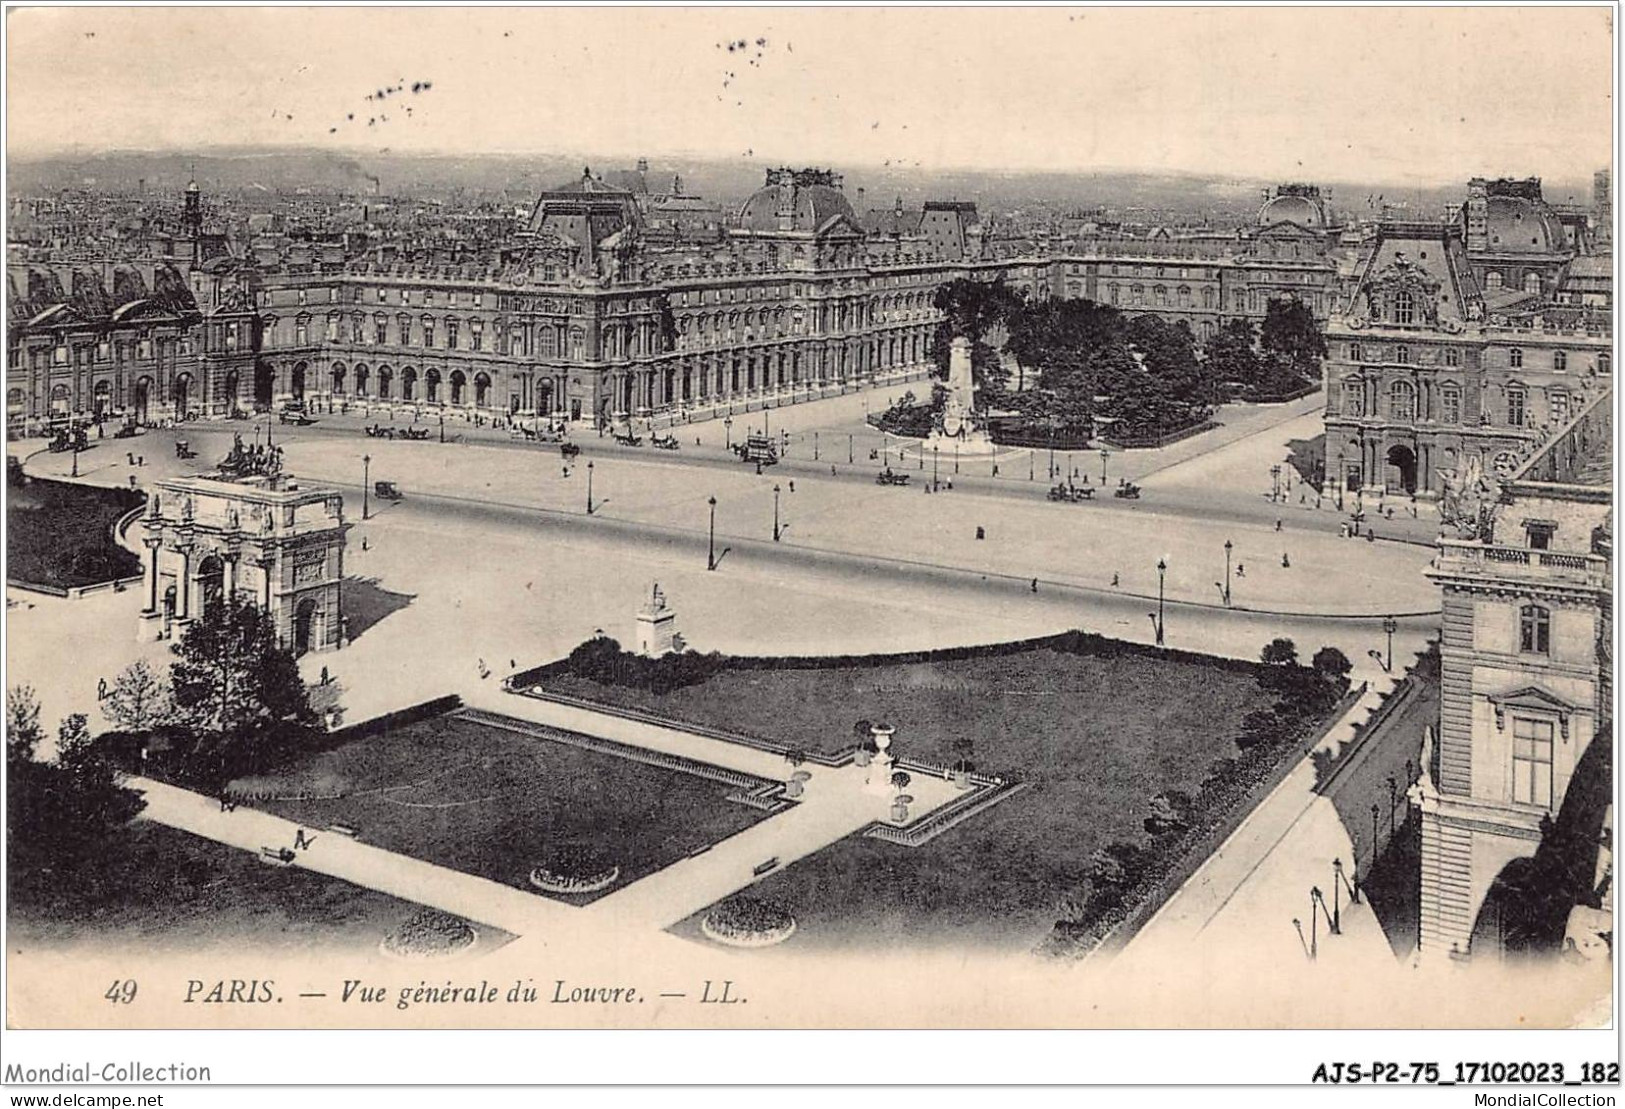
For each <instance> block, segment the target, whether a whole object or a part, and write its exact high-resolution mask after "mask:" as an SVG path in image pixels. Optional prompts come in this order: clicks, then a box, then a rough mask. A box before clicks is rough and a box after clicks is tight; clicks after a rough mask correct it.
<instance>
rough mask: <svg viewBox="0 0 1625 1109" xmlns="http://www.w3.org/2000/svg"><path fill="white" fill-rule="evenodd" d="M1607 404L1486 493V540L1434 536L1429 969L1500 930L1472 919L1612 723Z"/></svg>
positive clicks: (1427, 834) (1427, 811)
mask: <svg viewBox="0 0 1625 1109" xmlns="http://www.w3.org/2000/svg"><path fill="white" fill-rule="evenodd" d="M1611 402H1612V393H1611V391H1603V392H1602V393H1600V394H1599V395H1597V396H1596V397H1594V398H1593V399H1592V401H1591V403H1590V404H1589V405H1588V407H1587V408H1586V410H1585V411H1583V412H1581V413H1579V414H1578V415H1577V416H1576V417H1575V418H1574V419H1573V420H1571V421H1570V422H1569V423H1568V424H1567V425H1566V426H1565V427H1564V428H1563V429H1562V433H1561V434H1560V435H1559V436H1558V437H1557V438H1555V439H1554V440H1553V441H1552V442H1551V443H1549V444H1548V445H1547V446H1546V447H1545V448H1544V449H1543V450H1541V451H1539V452H1538V453H1537V454H1536V455H1535V456H1534V457H1532V458H1530V459H1529V460H1528V461H1525V462H1523V463H1521V464H1520V465H1519V466H1518V468H1517V469H1516V470H1515V471H1514V473H1513V474H1511V475H1510V477H1509V479H1508V480H1507V481H1506V483H1505V485H1504V492H1505V495H1504V496H1499V495H1496V493H1497V492H1498V490H1495V489H1493V488H1492V491H1491V503H1493V504H1494V505H1495V506H1496V507H1495V509H1494V512H1493V516H1492V522H1491V524H1490V527H1489V531H1488V533H1487V534H1486V533H1485V530H1484V527H1483V525H1482V522H1481V517H1478V516H1477V515H1476V514H1464V515H1463V517H1462V518H1463V520H1464V527H1465V529H1466V530H1467V531H1469V532H1471V533H1476V534H1474V536H1473V537H1472V538H1465V539H1446V540H1442V541H1441V542H1440V547H1439V556H1438V558H1437V559H1436V560H1435V563H1434V567H1433V569H1432V570H1430V571H1429V575H1430V576H1431V577H1432V578H1433V579H1434V580H1435V581H1437V582H1438V583H1439V586H1440V588H1441V590H1442V593H1443V597H1442V609H1443V619H1442V637H1441V646H1440V661H1441V679H1442V688H1441V706H1440V721H1439V730H1438V739H1437V743H1436V746H1435V749H1434V750H1433V751H1432V752H1430V755H1431V756H1432V757H1431V758H1427V759H1424V766H1423V768H1422V769H1423V776H1422V780H1421V782H1420V783H1419V784H1418V786H1417V787H1416V798H1417V800H1418V801H1419V803H1420V805H1421V809H1422V898H1421V932H1420V937H1421V938H1420V949H1421V953H1422V957H1423V958H1424V959H1434V958H1438V957H1453V958H1457V959H1463V958H1467V957H1468V956H1470V955H1471V954H1473V944H1474V936H1475V932H1476V933H1478V934H1479V935H1484V934H1486V932H1488V933H1489V934H1491V935H1493V934H1494V928H1493V925H1494V922H1489V924H1488V926H1487V927H1486V925H1485V922H1481V921H1480V920H1479V916H1480V911H1481V908H1482V906H1483V905H1484V904H1485V900H1486V897H1487V896H1488V895H1489V893H1490V890H1491V887H1492V885H1493V883H1494V881H1495V878H1496V876H1497V875H1498V874H1499V873H1500V872H1501V870H1502V868H1503V867H1505V866H1506V865H1507V863H1509V862H1511V861H1512V860H1514V859H1518V858H1523V857H1526V856H1531V855H1533V854H1534V853H1535V851H1536V848H1537V847H1538V845H1539V843H1540V839H1541V834H1542V833H1541V828H1542V822H1543V820H1545V819H1547V818H1555V816H1556V814H1557V813H1558V810H1559V809H1560V808H1561V807H1562V805H1563V801H1564V797H1565V795H1566V794H1567V793H1568V790H1569V786H1570V784H1571V782H1572V781H1573V780H1574V776H1575V773H1576V768H1577V767H1578V766H1579V765H1580V764H1581V760H1582V758H1583V757H1584V755H1585V753H1586V748H1587V747H1588V746H1589V744H1590V743H1591V740H1592V738H1593V737H1594V736H1596V735H1599V734H1602V729H1601V726H1600V725H1602V723H1603V722H1604V721H1606V720H1607V718H1608V716H1609V713H1610V702H1611V697H1612V692H1611V688H1612V680H1611V674H1610V668H1611V662H1610V659H1609V650H1608V645H1609V644H1610V643H1611V642H1612V635H1613V629H1612V537H1611V525H1610V510H1611V505H1612V497H1613V490H1612V477H1611V471H1610V470H1609V467H1608V458H1609V454H1610V452H1611V450H1612V442H1613V440H1612V419H1611V410H1610V404H1611ZM1447 514H1449V513H1447ZM1604 742H1606V736H1605V735H1604ZM1481 942H1482V941H1481Z"/></svg>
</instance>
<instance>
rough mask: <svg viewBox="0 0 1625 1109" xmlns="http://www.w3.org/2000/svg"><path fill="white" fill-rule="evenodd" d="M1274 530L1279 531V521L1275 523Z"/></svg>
mask: <svg viewBox="0 0 1625 1109" xmlns="http://www.w3.org/2000/svg"><path fill="white" fill-rule="evenodd" d="M1275 530H1276V531H1280V530H1281V521H1279V520H1277V521H1275Z"/></svg>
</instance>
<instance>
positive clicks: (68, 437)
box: [46, 424, 90, 454]
mask: <svg viewBox="0 0 1625 1109" xmlns="http://www.w3.org/2000/svg"><path fill="white" fill-rule="evenodd" d="M89 444H90V436H89V435H87V434H86V433H85V429H84V427H83V426H82V425H80V424H72V425H69V426H64V427H59V428H57V429H56V434H55V435H53V436H52V437H51V442H50V445H49V446H48V447H47V448H46V449H47V450H49V451H50V452H51V453H52V454H61V453H63V452H64V451H82V450H84V449H85V448H86V447H87V446H89Z"/></svg>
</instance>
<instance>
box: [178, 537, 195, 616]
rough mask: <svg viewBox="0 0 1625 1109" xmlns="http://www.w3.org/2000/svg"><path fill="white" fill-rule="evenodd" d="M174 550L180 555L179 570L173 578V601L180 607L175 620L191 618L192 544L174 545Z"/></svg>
mask: <svg viewBox="0 0 1625 1109" xmlns="http://www.w3.org/2000/svg"><path fill="white" fill-rule="evenodd" d="M175 550H176V551H177V552H178V553H179V554H180V556H181V572H180V574H179V575H178V576H177V577H176V579H175V586H176V588H175V602H176V606H177V607H178V608H179V609H180V611H179V612H177V613H176V614H175V619H176V620H177V621H181V620H190V619H191V618H192V545H191V544H190V543H188V544H186V545H185V546H181V545H179V544H177V545H176V547H175Z"/></svg>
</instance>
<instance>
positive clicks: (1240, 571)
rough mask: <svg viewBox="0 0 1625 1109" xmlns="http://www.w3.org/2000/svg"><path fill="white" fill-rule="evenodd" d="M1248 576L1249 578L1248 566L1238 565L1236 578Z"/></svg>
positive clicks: (1239, 563) (1242, 563) (1241, 563)
mask: <svg viewBox="0 0 1625 1109" xmlns="http://www.w3.org/2000/svg"><path fill="white" fill-rule="evenodd" d="M1246 576H1247V564H1246V563H1245V562H1238V563H1236V577H1238V578H1244V577H1246Z"/></svg>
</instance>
